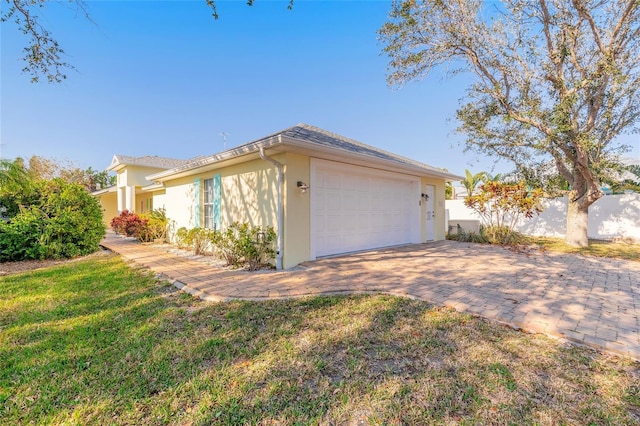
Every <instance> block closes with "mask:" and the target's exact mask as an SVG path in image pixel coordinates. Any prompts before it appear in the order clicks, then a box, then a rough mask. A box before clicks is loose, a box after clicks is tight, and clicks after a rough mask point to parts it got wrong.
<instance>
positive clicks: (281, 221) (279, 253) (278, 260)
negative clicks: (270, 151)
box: [260, 136, 284, 269]
mask: <svg viewBox="0 0 640 426" xmlns="http://www.w3.org/2000/svg"><path fill="white" fill-rule="evenodd" d="M278 138H280V136H278ZM260 158H262V159H263V160H265V161H268V162H270V163H271V164H273V165H274V166H276V169H278V177H277V185H278V188H277V189H278V203H277V214H278V250H277V251H276V253H277V254H276V269H282V254H283V253H282V251H283V250H282V247H283V244H284V211H283V210H284V209H283V207H282V204H283V202H282V183H283V180H284V179H283V177H284V171H283V166H282V163H279V162H278V161H276V160H274V159H273V158H271V157H269V156H267V154H265V153H264V147H260Z"/></svg>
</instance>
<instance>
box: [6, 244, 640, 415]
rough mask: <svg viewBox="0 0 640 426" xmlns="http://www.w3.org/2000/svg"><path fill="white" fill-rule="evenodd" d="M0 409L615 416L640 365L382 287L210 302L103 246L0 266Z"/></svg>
mask: <svg viewBox="0 0 640 426" xmlns="http://www.w3.org/2000/svg"><path fill="white" fill-rule="evenodd" d="M0 419H2V420H1V423H2V424H29V423H35V424H81V425H85V424H100V425H103V424H135V425H140V424H144V425H153V424H179V425H192V424H193V425H200V424H234V425H236V424H260V425H274V424H398V425H399V424H468V425H475V424H500V425H502V424H505V425H506V424H517V425H519V424H543V425H544V424H548V425H556V424H576V425H578V424H579V425H586V424H629V425H632V424H634V425H637V424H638V423H639V422H640V365H639V364H638V363H633V362H632V361H630V360H628V359H624V358H617V357H609V356H603V355H600V354H598V353H596V352H594V351H592V350H589V349H585V348H576V347H573V346H570V345H563V344H561V343H559V342H556V341H553V340H551V339H548V338H546V337H543V336H536V335H527V334H523V333H519V332H516V331H513V330H511V329H509V328H506V327H503V326H499V325H496V324H493V323H491V322H489V321H485V320H482V319H478V318H474V317H472V316H469V315H463V314H458V313H456V312H454V311H451V310H449V309H443V308H439V307H435V306H432V305H429V304H426V303H423V302H418V301H412V300H407V299H401V298H395V297H387V296H352V297H317V298H309V299H299V300H292V301H273V302H263V303H255V302H232V303H220V304H211V303H206V302H202V301H199V300H197V299H194V298H192V297H191V296H189V295H187V294H185V293H181V292H178V291H176V290H175V289H174V288H173V287H171V286H170V285H168V284H166V283H160V282H157V281H156V280H155V279H153V278H152V277H150V276H148V275H146V274H145V273H144V272H143V271H136V270H133V269H131V268H130V267H128V266H127V265H125V264H124V263H123V262H122V261H121V260H120V259H119V257H117V256H112V255H105V256H95V257H90V258H87V259H84V260H79V261H74V262H69V263H66V264H63V265H58V266H54V267H50V268H48V269H44V270H40V271H34V272H27V273H21V274H16V275H8V276H5V277H2V278H0Z"/></svg>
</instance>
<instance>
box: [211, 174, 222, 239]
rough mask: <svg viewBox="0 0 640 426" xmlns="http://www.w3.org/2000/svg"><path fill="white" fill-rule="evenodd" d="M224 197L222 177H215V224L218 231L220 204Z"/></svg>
mask: <svg viewBox="0 0 640 426" xmlns="http://www.w3.org/2000/svg"><path fill="white" fill-rule="evenodd" d="M221 196H222V178H221V177H220V175H219V174H218V175H215V176H214V177H213V223H214V224H215V227H216V229H220V226H221V222H220V203H221V202H222V200H221Z"/></svg>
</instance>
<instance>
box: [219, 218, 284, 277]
mask: <svg viewBox="0 0 640 426" xmlns="http://www.w3.org/2000/svg"><path fill="white" fill-rule="evenodd" d="M275 240H276V233H275V231H274V229H273V227H266V228H262V227H260V226H250V225H249V224H248V223H246V222H245V223H239V222H234V223H232V224H231V225H230V226H229V227H228V228H227V229H226V230H225V231H224V232H222V233H221V234H220V235H219V236H218V239H217V241H216V247H217V249H218V252H219V253H220V255H221V257H222V258H223V259H224V260H225V261H226V262H227V265H229V266H234V267H238V266H241V265H243V264H245V265H246V266H247V268H248V269H249V270H250V271H253V270H256V269H259V268H260V267H261V266H262V265H265V264H268V263H269V262H270V261H272V260H273V259H274V258H275V254H276V253H275V250H274V249H273V243H274V241H275Z"/></svg>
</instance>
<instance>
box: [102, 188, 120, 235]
mask: <svg viewBox="0 0 640 426" xmlns="http://www.w3.org/2000/svg"><path fill="white" fill-rule="evenodd" d="M98 201H100V206H102V222H103V223H104V224H105V225H106V227H107V228H110V227H111V219H113V218H114V217H116V216H118V194H117V193H116V192H107V193H106V194H102V195H100V196H99V197H98Z"/></svg>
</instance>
